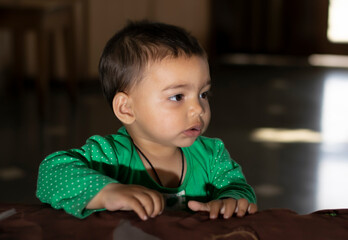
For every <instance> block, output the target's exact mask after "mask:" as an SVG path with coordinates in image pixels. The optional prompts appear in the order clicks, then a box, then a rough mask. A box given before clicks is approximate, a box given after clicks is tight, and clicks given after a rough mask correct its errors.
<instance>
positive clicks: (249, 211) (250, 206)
mask: <svg viewBox="0 0 348 240" xmlns="http://www.w3.org/2000/svg"><path fill="white" fill-rule="evenodd" d="M250 207H251V205H249V207H248V213H250Z"/></svg>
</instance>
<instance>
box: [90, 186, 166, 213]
mask: <svg viewBox="0 0 348 240" xmlns="http://www.w3.org/2000/svg"><path fill="white" fill-rule="evenodd" d="M93 201H95V202H94V203H93ZM97 202H98V203H99V205H101V206H102V207H103V208H106V209H107V210H109V211H117V210H124V211H127V210H128V211H129V210H133V211H134V212H136V213H137V214H138V216H139V217H140V218H141V219H142V220H147V219H148V217H156V216H157V215H159V214H161V213H162V211H163V209H164V199H163V196H162V195H161V194H160V193H159V192H157V191H154V190H151V189H148V188H146V187H143V186H140V185H126V184H119V183H110V184H108V185H106V186H105V187H104V188H103V189H102V190H101V191H100V192H99V193H98V194H97V195H96V197H95V198H94V199H92V201H91V202H90V203H89V204H88V205H87V208H89V209H92V208H93V207H94V208H98V207H95V206H97V204H96V203H97Z"/></svg>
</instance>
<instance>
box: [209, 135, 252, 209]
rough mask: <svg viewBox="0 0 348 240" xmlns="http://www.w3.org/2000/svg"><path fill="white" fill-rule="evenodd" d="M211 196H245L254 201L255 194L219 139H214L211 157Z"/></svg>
mask: <svg viewBox="0 0 348 240" xmlns="http://www.w3.org/2000/svg"><path fill="white" fill-rule="evenodd" d="M210 177H211V180H210V181H211V182H212V185H213V190H212V198H213V199H221V198H234V199H240V198H245V199H247V200H248V201H249V202H250V203H256V195H255V192H254V190H253V189H252V187H251V186H250V185H249V184H247V182H246V179H245V177H244V175H243V172H242V169H241V167H240V165H239V164H238V163H236V162H235V161H234V160H233V159H232V158H231V157H230V155H229V153H228V151H227V149H226V148H225V146H224V144H223V142H222V141H221V140H218V139H216V141H215V153H214V155H213V158H212V159H211V175H210Z"/></svg>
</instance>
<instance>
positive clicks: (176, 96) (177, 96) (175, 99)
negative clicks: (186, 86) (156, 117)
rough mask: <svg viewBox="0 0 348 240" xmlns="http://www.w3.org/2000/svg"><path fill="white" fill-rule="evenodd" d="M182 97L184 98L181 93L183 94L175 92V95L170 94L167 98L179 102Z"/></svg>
mask: <svg viewBox="0 0 348 240" xmlns="http://www.w3.org/2000/svg"><path fill="white" fill-rule="evenodd" d="M183 98H184V95H183V94H177V95H174V96H171V97H170V98H169V100H171V101H175V102H179V101H181V100H182V99H183Z"/></svg>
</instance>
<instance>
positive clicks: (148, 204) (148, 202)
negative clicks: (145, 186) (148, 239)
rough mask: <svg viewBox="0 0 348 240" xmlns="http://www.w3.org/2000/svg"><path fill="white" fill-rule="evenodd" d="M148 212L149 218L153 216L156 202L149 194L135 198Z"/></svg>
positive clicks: (142, 193) (143, 193)
mask: <svg viewBox="0 0 348 240" xmlns="http://www.w3.org/2000/svg"><path fill="white" fill-rule="evenodd" d="M135 197H136V198H137V199H138V201H139V202H140V204H141V205H142V206H143V208H144V209H145V211H146V215H147V216H152V214H153V212H154V208H155V207H154V206H155V204H154V200H153V198H152V196H151V195H150V194H149V193H148V192H141V193H138V194H137V195H136V196H135Z"/></svg>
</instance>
